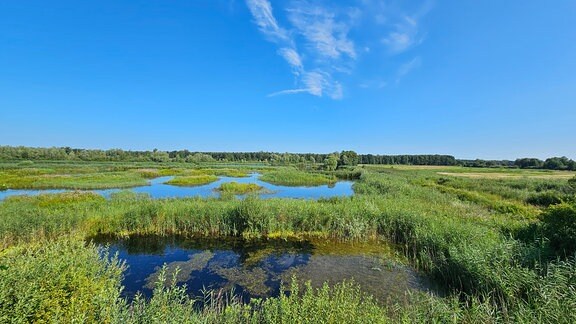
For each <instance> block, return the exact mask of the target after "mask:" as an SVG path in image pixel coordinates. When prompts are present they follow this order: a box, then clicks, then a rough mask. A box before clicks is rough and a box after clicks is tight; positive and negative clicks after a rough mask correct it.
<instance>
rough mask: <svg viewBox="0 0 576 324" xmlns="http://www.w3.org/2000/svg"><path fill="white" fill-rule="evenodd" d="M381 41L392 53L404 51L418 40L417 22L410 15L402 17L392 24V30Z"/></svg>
mask: <svg viewBox="0 0 576 324" xmlns="http://www.w3.org/2000/svg"><path fill="white" fill-rule="evenodd" d="M382 42H383V43H384V44H385V45H386V46H387V47H388V49H389V50H390V52H392V53H394V54H397V53H401V52H404V51H406V50H407V49H409V48H410V47H412V46H413V45H415V44H417V43H419V42H420V40H419V35H418V22H417V21H416V20H415V19H413V18H411V17H408V16H405V17H403V19H402V21H401V22H399V23H397V24H395V25H394V30H393V31H391V32H390V33H389V34H388V35H387V36H386V37H384V38H383V39H382Z"/></svg>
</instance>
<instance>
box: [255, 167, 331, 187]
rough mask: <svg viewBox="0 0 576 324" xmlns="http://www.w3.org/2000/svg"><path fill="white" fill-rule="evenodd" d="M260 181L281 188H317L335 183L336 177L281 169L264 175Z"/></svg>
mask: <svg viewBox="0 0 576 324" xmlns="http://www.w3.org/2000/svg"><path fill="white" fill-rule="evenodd" d="M260 180H262V181H265V182H269V183H273V184H278V185H283V186H317V185H323V184H331V183H335V182H336V177H334V176H329V175H324V174H320V173H309V172H304V171H298V170H296V169H292V168H283V169H278V170H275V171H269V172H266V173H264V174H263V175H262V176H261V177H260Z"/></svg>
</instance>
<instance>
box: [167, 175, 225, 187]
mask: <svg viewBox="0 0 576 324" xmlns="http://www.w3.org/2000/svg"><path fill="white" fill-rule="evenodd" d="M216 180H218V177H217V176H215V175H209V174H204V175H193V176H177V177H174V178H173V179H170V180H169V181H166V182H165V183H166V184H169V185H175V186H200V185H205V184H209V183H211V182H214V181H216Z"/></svg>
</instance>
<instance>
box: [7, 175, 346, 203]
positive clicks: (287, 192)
mask: <svg viewBox="0 0 576 324" xmlns="http://www.w3.org/2000/svg"><path fill="white" fill-rule="evenodd" d="M259 177H260V174H259V173H251V174H250V175H249V176H248V177H242V178H237V177H219V179H218V180H217V181H215V182H212V183H209V184H206V185H202V186H195V187H183V186H172V185H168V184H165V182H166V181H168V180H170V179H172V178H173V177H171V176H170V177H160V178H155V179H152V180H150V184H149V185H148V186H140V187H134V188H130V189H129V190H132V191H134V192H136V193H145V194H148V195H150V196H151V197H152V198H182V197H203V198H208V197H218V196H219V195H220V193H219V192H218V191H217V190H215V189H216V188H218V187H220V185H221V184H222V183H224V182H232V181H235V182H239V183H255V184H257V185H259V186H261V187H263V188H264V189H265V193H262V194H260V197H261V198H304V199H318V198H330V197H345V196H351V195H352V194H353V193H354V191H353V190H352V184H353V182H352V181H338V182H337V183H335V184H334V185H323V186H314V187H304V186H302V187H289V186H279V185H273V184H271V183H268V182H264V181H261V180H260V179H259ZM120 190H122V189H103V190H90V191H93V192H96V193H99V194H101V195H103V196H104V197H106V198H109V197H110V194H112V193H114V192H118V191H120ZM64 191H70V190H64V189H45V190H28V189H8V190H4V191H0V200H3V199H4V198H6V197H9V196H16V195H38V194H42V193H58V192H64Z"/></svg>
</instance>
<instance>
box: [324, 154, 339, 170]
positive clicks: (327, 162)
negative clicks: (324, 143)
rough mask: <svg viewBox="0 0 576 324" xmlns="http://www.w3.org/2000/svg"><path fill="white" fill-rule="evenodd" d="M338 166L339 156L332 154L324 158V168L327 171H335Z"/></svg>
mask: <svg viewBox="0 0 576 324" xmlns="http://www.w3.org/2000/svg"><path fill="white" fill-rule="evenodd" d="M337 166H338V156H336V155H334V154H331V155H328V156H327V157H326V158H325V159H324V169H325V170H326V171H334V170H336V167H337Z"/></svg>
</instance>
